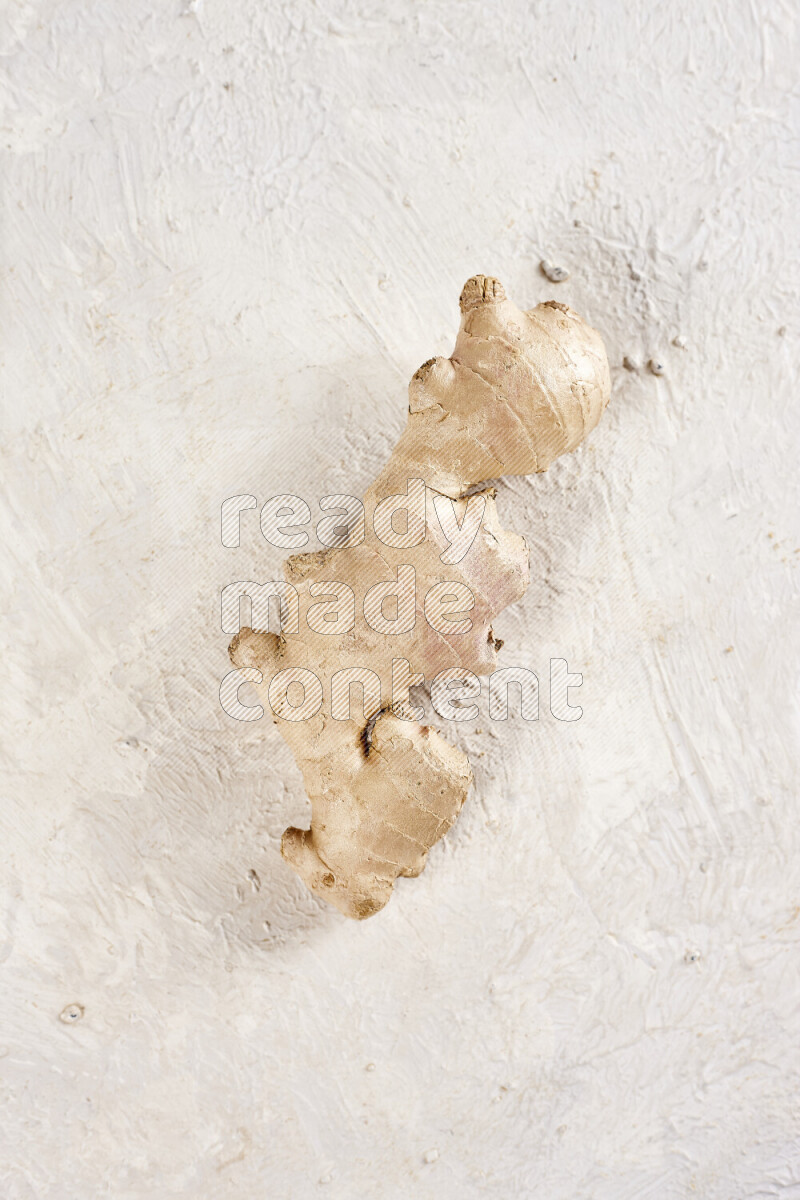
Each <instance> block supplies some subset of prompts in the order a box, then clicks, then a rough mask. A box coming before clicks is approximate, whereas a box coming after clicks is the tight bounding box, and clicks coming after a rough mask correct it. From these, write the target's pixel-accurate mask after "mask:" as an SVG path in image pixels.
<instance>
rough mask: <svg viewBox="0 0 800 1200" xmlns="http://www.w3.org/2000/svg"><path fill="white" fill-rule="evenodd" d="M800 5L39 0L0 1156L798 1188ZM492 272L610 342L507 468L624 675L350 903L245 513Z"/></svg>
mask: <svg viewBox="0 0 800 1200" xmlns="http://www.w3.org/2000/svg"><path fill="white" fill-rule="evenodd" d="M792 7H793V6H792V5H791V4H790V3H789V0H786V2H785V3H780V2H779V0H775V2H765V0H750V2H746V0H736V2H733V3H725V2H722V3H720V4H711V3H707V4H706V3H698V2H697V0H693V2H691V3H690V2H689V0H666V2H665V3H654V2H652V0H601V2H599V3H596V4H584V5H580V4H573V5H570V4H567V3H565V2H564V0H558V2H555V0H554V2H550V0H541V2H539V3H533V4H522V3H517V2H514V0H489V2H485V3H481V4H475V3H472V2H466V0H460V2H457V0H449V2H446V0H432V2H419V0H416V2H415V0H396V2H395V3H394V4H392V5H388V4H380V3H377V2H374V3H344V2H342V0H319V2H318V3H313V2H310V0H297V2H296V3H292V4H289V3H275V4H266V3H260V2H259V0H237V2H235V3H234V0H227V2H223V0H196V2H194V0H189V2H187V3H184V4H183V7H182V6H181V0H96V2H94V3H89V2H85V0H62V2H60V3H56V2H54V0H41V2H39V3H25V2H14V0H12V2H11V3H6V5H5V9H4V32H3V35H2V56H3V58H2V61H3V64H4V67H5V68H6V72H7V80H8V88H7V107H6V116H5V118H4V122H3V130H2V139H0V143H1V144H2V154H3V193H4V201H5V218H4V226H3V232H2V257H3V261H4V265H5V276H6V278H5V289H4V301H3V325H2V328H3V341H4V344H5V397H6V399H5V405H4V407H5V412H6V434H5V438H4V449H3V476H4V484H5V496H6V499H5V501H4V503H3V507H2V528H1V529H0V542H2V546H3V553H4V555H5V556H6V557H7V558H8V559H9V560H10V562H9V569H8V570H6V571H5V572H4V577H5V584H4V587H5V588H6V589H7V590H6V597H5V607H6V609H7V611H8V612H9V613H10V622H9V623H8V625H7V631H8V632H7V635H6V640H5V643H4V646H3V652H2V672H3V685H4V686H3V692H4V696H5V722H4V727H5V739H6V740H5V751H4V759H3V763H4V767H5V768H6V776H7V782H6V784H5V789H4V794H3V802H2V810H0V811H1V813H2V818H1V819H2V828H1V829H0V837H1V838H2V851H3V859H4V865H3V877H2V878H3V891H2V913H1V914H0V918H1V923H0V992H1V995H2V999H1V1003H0V1195H2V1197H3V1200H101V1198H106V1197H108V1198H111V1200H140V1198H142V1197H153V1198H154V1200H168V1198H171V1197H181V1198H185V1200H223V1198H228V1197H231V1198H233V1197H236V1198H237V1200H242V1198H244V1200H267V1198H268V1200H273V1198H276V1200H283V1198H284V1197H286V1198H291V1200H306V1198H307V1197H308V1198H313V1197H316V1196H317V1195H320V1196H324V1197H331V1198H334V1200H361V1198H362V1197H381V1198H384V1197H385V1198H389V1200H407V1198H413V1200H417V1198H422V1200H428V1198H431V1200H433V1198H434V1197H435V1198H439V1197H447V1198H448V1200H450V1198H453V1200H462V1198H465V1200H472V1198H473V1197H475V1198H477V1197H490V1198H495V1197H497V1198H499V1200H507V1198H511V1197H534V1198H536V1200H671V1198H673V1197H690V1196H691V1197H694V1196H697V1197H701V1198H703V1200H756V1198H758V1200H765V1198H770V1197H775V1198H778V1197H779V1198H780V1200H797V1197H798V1196H800V1137H799V1134H798V1131H799V1130H800V1111H798V1109H799V1107H800V1106H799V1104H798V1097H800V954H798V941H800V869H799V868H798V849H799V848H800V834H799V833H798V816H797V811H796V804H795V799H796V793H797V790H798V789H797V783H798V775H797V745H798V709H797V665H798V653H797V649H798V628H797V611H796V609H795V611H794V613H793V612H792V606H793V605H796V603H797V587H796V579H797V570H798V560H800V549H799V548H800V530H799V529H798V521H797V506H798V500H799V499H800V497H798V486H797V455H798V441H797V438H798V432H799V428H798V427H799V422H798V395H797V389H796V379H797V376H796V375H795V376H794V378H793V376H792V357H793V353H794V348H795V346H796V337H797V333H798V325H799V323H800V313H799V310H798V304H797V294H798V270H797V266H798V264H797V232H798V229H797V224H796V221H795V219H794V217H793V215H792V209H793V206H795V207H796V206H797V205H798V204H800V193H799V192H798V190H797V189H796V187H794V180H795V179H796V175H797V167H798V152H797V144H796V142H795V141H794V140H793V137H794V135H793V118H794V121H795V127H796V119H797V111H798V110H797V108H796V107H795V108H794V109H793V106H792V103H791V98H790V97H791V88H792V84H793V76H794V67H795V63H796V59H797V55H798V50H799V47H798V39H797V36H796V33H795V30H794V28H793V26H792V17H791V10H792ZM542 257H544V258H548V259H550V260H551V261H555V262H557V263H560V264H563V265H565V266H567V267H568V268H569V269H570V270H571V273H572V274H571V278H570V280H569V281H568V282H567V283H565V284H561V285H556V286H553V285H551V284H548V283H547V282H546V281H545V280H544V279H543V278H542V277H541V275H540V274H539V272H538V269H537V267H538V262H539V259H540V258H542ZM475 271H484V272H487V273H492V274H496V275H497V276H499V277H500V278H501V279H502V280H503V282H504V283H505V285H506V287H507V289H508V291H509V294H510V295H511V296H512V297H513V298H514V299H515V300H516V301H517V302H518V303H519V304H521V305H524V306H526V307H527V306H531V305H533V304H535V303H536V302H538V301H539V300H542V299H546V298H549V297H553V296H555V297H556V298H557V299H559V300H566V301H567V302H569V303H570V304H572V305H573V306H574V307H575V308H576V309H577V310H578V311H579V312H580V313H581V314H583V315H584V316H586V317H587V318H588V319H589V320H590V321H591V322H592V323H593V324H595V325H596V326H597V327H598V328H599V329H600V330H601V331H602V333H603V335H604V337H605V338H606V341H607V345H608V349H609V356H610V359H611V362H612V366H613V368H614V369H613V376H614V394H613V399H612V403H611V406H610V408H609V410H608V412H607V414H606V417H605V418H604V420H603V422H602V424H601V426H600V428H599V429H598V430H597V431H596V433H595V434H594V436H593V437H592V438H591V441H590V443H589V444H588V445H587V446H586V447H585V448H583V449H582V450H580V451H579V452H578V453H577V454H576V455H574V456H573V457H571V458H570V459H567V460H565V461H562V462H560V463H559V464H557V465H556V466H555V468H553V469H552V470H551V472H550V473H549V474H548V475H547V476H541V477H538V478H534V479H529V480H512V481H510V483H509V485H508V487H507V488H506V489H505V490H504V492H503V500H502V508H501V511H502V513H503V516H504V520H505V523H506V524H507V525H508V526H509V527H511V528H516V529H518V530H520V531H522V532H524V533H525V534H526V536H527V537H528V540H529V542H530V544H531V547H532V560H533V583H532V586H531V588H530V590H529V592H528V594H527V595H526V597H525V599H524V600H523V601H522V602H521V603H520V604H519V605H518V606H516V608H515V609H514V610H509V611H508V612H507V613H506V614H505V615H504V617H503V618H502V620H501V621H499V622H498V623H497V625H496V629H497V632H498V633H499V634H500V635H501V636H503V637H505V639H506V646H505V649H504V651H503V655H502V659H503V662H504V663H506V664H509V663H516V664H527V665H529V666H532V667H533V668H534V669H535V670H537V672H538V673H539V674H540V677H541V678H542V681H543V695H544V698H545V699H546V697H547V689H546V679H547V667H548V660H549V658H550V656H551V655H555V654H560V655H563V656H564V657H565V658H568V659H569V663H570V667H571V668H572V669H573V670H581V671H583V673H584V685H583V688H582V689H581V691H580V693H578V694H575V693H573V694H572V699H573V702H574V701H575V700H576V699H579V700H580V703H581V704H582V705H583V708H584V716H583V719H582V720H581V721H579V722H577V723H575V724H571V725H565V724H559V722H557V721H556V720H554V719H553V717H552V716H551V715H550V714H549V712H548V711H547V709H546V705H543V709H542V717H541V720H540V721H539V723H538V724H536V725H526V724H525V723H524V722H522V721H521V720H519V719H517V720H515V721H512V722H509V724H508V726H506V727H497V726H495V727H494V728H493V729H492V730H491V732H490V730H489V728H488V725H487V723H486V722H484V723H483V726H484V727H483V731H482V732H475V731H470V730H465V731H464V733H463V734H461V735H460V736H459V739H458V740H459V743H460V744H461V745H462V746H464V747H465V748H467V749H468V750H470V752H471V754H472V758H473V764H474V766H475V769H476V774H477V785H476V788H475V789H474V792H473V795H472V797H471V799H470V800H469V801H468V803H467V806H466V807H465V810H464V812H463V814H462V817H461V819H460V821H459V823H458V825H457V826H456V828H455V829H454V830H453V831H452V833H451V834H450V835H449V836H448V838H447V839H446V841H445V842H444V843H440V844H439V846H438V847H437V848H436V849H435V851H434V852H433V853H432V854H431V857H430V862H429V866H428V869H427V871H426V873H425V874H424V875H423V876H422V877H421V878H420V879H418V880H416V881H413V880H410V881H401V882H400V883H399V884H398V887H397V889H396V894H395V897H394V899H393V900H392V902H391V904H390V905H389V907H388V908H387V909H386V910H385V911H384V912H382V913H381V914H380V915H379V916H377V917H375V918H374V919H372V920H369V921H367V922H365V923H363V924H355V923H349V922H347V921H346V920H345V919H344V918H342V917H340V916H339V915H338V914H337V913H336V912H335V911H333V910H332V909H327V908H324V907H323V906H322V905H321V904H319V903H318V902H317V901H316V900H314V899H313V898H312V897H311V896H310V895H309V894H308V893H307V892H306V891H305V890H304V888H303V885H302V884H301V883H300V882H299V881H298V880H297V879H296V877H295V876H294V875H293V874H292V873H291V871H290V870H289V869H288V867H286V866H285V864H284V863H283V862H282V860H281V858H280V856H279V852H278V845H279V836H280V833H281V831H282V830H283V828H284V826H286V825H287V824H290V823H292V822H299V823H300V824H305V823H306V820H307V802H306V800H305V797H304V793H303V789H302V786H301V783H300V779H299V774H298V772H297V770H296V769H295V767H294V764H293V761H292V760H291V757H290V755H289V753H288V751H287V749H286V748H285V746H284V745H283V743H282V741H281V740H280V738H279V737H278V735H277V733H276V732H275V731H274V730H273V729H272V727H271V726H270V725H269V723H268V721H267V720H266V719H265V720H264V721H262V722H261V723H260V724H258V725H250V726H248V725H241V724H237V723H235V722H233V721H231V720H229V719H228V718H227V717H226V716H225V715H224V714H223V713H222V711H221V710H220V708H219V704H218V700H217V688H218V684H219V680H220V678H221V677H222V675H223V673H224V672H225V670H226V669H227V657H226V644H227V641H228V639H227V638H226V637H225V636H224V635H223V634H221V633H220V632H219V616H218V596H219V590H220V588H221V587H222V586H223V584H225V583H227V582H230V581H231V580H234V579H246V578H250V577H253V578H260V579H270V578H275V577H276V573H277V571H278V567H279V563H280V561H281V559H282V557H283V554H282V552H280V551H277V550H273V549H271V548H270V547H269V546H267V545H266V543H265V542H264V541H263V540H262V539H261V536H260V534H259V532H258V527H257V514H255V513H250V514H245V517H244V520H243V538H242V545H241V548H240V549H239V550H227V551H226V550H224V549H223V548H222V546H221V545H220V541H219V526H218V522H219V507H220V503H221V501H222V499H223V498H224V497H225V496H227V495H231V494H233V493H236V492H253V493H255V494H257V495H258V497H259V500H260V501H262V502H263V501H264V500H266V499H267V498H268V497H269V496H270V495H273V494H275V493H277V492H280V491H293V492H299V493H301V494H303V495H304V496H306V497H307V498H308V499H309V501H311V502H312V508H314V511H315V512H316V508H315V507H314V505H313V501H314V500H315V499H316V498H317V497H319V496H321V495H324V494H326V493H328V492H338V491H346V492H354V493H358V494H360V492H361V490H362V489H363V487H364V486H365V485H366V484H367V483H368V482H369V481H370V479H371V478H372V477H373V475H374V473H375V472H376V470H377V469H378V467H379V466H380V465H382V462H383V460H384V458H385V456H386V454H387V452H388V449H389V447H390V445H391V443H392V442H393V440H394V438H395V436H396V435H397V433H398V432H399V430H400V428H401V427H402V425H403V423H404V420H405V388H406V385H407V382H408V379H409V377H410V375H411V373H412V372H413V371H414V370H415V369H416V367H417V366H418V365H419V364H420V363H421V362H422V361H423V360H425V359H427V358H429V357H430V356H431V355H433V354H436V353H445V354H447V353H449V351H450V349H451V346H452V341H453V338H454V335H455V329H456V326H457V321H458V310H457V299H458V293H459V290H460V288H461V285H462V284H463V282H464V280H465V279H466V278H467V277H468V276H469V275H470V274H472V273H473V272H475ZM680 336H683V337H685V339H686V348H685V349H680V348H677V347H676V346H674V345H673V344H672V340H673V338H675V337H680ZM624 355H629V356H631V357H632V358H633V359H635V360H637V361H638V362H639V363H642V362H646V360H647V359H648V358H649V357H650V356H651V355H656V356H657V357H659V358H660V359H661V361H662V362H663V363H664V366H665V374H664V375H663V377H661V378H660V379H656V378H655V377H654V376H652V375H651V374H649V373H648V372H647V371H646V370H643V369H640V370H638V371H628V370H624V369H623V368H622V366H621V363H622V358H623V356H624ZM479 728H480V726H479ZM69 1004H77V1005H81V1006H83V1008H84V1015H83V1017H82V1019H80V1020H79V1021H77V1022H76V1023H74V1024H67V1023H65V1022H64V1021H63V1020H60V1019H59V1014H60V1013H61V1012H62V1010H64V1009H65V1006H68V1005H69ZM433 1151H436V1152H438V1156H436V1155H435V1154H433V1153H432V1152H433ZM426 1159H435V1161H426Z"/></svg>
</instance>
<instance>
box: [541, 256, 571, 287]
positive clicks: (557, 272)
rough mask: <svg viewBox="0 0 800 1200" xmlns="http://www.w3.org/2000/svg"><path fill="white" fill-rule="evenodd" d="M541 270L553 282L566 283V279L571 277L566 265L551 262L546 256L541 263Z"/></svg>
mask: <svg viewBox="0 0 800 1200" xmlns="http://www.w3.org/2000/svg"><path fill="white" fill-rule="evenodd" d="M539 270H540V271H541V272H542V274H543V275H544V276H545V277H546V278H547V279H549V280H550V282H551V283H564V281H565V280H566V279H569V271H568V270H567V268H566V267H559V266H556V265H555V264H554V263H549V262H548V261H547V259H546V258H543V259H542V261H541V262H540V263H539Z"/></svg>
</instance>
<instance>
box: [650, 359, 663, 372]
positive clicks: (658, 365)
mask: <svg viewBox="0 0 800 1200" xmlns="http://www.w3.org/2000/svg"><path fill="white" fill-rule="evenodd" d="M647 369H648V371H649V372H650V374H651V375H663V374H664V364H663V363H662V362H660V361H659V360H658V359H657V358H651V359H650V361H649V363H648V364H647Z"/></svg>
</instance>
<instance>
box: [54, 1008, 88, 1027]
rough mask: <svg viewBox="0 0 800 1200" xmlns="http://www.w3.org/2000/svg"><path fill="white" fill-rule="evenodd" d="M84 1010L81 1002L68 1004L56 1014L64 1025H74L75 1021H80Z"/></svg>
mask: <svg viewBox="0 0 800 1200" xmlns="http://www.w3.org/2000/svg"><path fill="white" fill-rule="evenodd" d="M85 1011H86V1010H85V1009H84V1007H83V1005H82V1004H68V1005H67V1007H66V1008H63V1009H62V1010H61V1012H60V1013H59V1014H58V1019H59V1021H63V1022H64V1024H65V1025H74V1024H75V1022H76V1021H80V1019H81V1017H82V1016H83V1014H84V1012H85Z"/></svg>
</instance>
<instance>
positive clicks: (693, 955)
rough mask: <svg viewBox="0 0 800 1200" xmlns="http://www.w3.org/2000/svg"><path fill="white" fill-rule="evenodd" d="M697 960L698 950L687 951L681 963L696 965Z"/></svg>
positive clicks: (698, 956)
mask: <svg viewBox="0 0 800 1200" xmlns="http://www.w3.org/2000/svg"><path fill="white" fill-rule="evenodd" d="M699 959H700V951H699V950H687V951H686V953H685V954H684V956H683V961H684V962H685V963H696V962H698V961H699Z"/></svg>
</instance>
